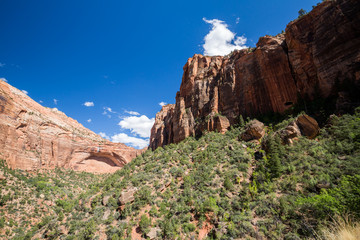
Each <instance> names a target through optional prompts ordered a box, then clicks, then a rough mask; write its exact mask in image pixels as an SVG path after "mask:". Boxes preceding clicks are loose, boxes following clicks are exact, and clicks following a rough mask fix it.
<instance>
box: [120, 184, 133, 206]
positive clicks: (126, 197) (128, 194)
mask: <svg viewBox="0 0 360 240" xmlns="http://www.w3.org/2000/svg"><path fill="white" fill-rule="evenodd" d="M137 190H138V189H137V188H136V187H135V188H130V189H128V190H126V191H124V192H122V193H121V196H120V197H119V202H120V205H125V204H126V203H130V202H133V201H134V200H135V197H134V194H135V193H136V191H137Z"/></svg>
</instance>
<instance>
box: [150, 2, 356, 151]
mask: <svg viewBox="0 0 360 240" xmlns="http://www.w3.org/2000/svg"><path fill="white" fill-rule="evenodd" d="M359 79H360V1H358V0H341V1H340V0H338V1H326V2H324V3H322V4H320V5H319V6H317V7H315V9H314V10H313V11H312V12H310V13H309V14H307V15H305V16H304V17H302V18H300V19H297V20H295V21H293V22H291V23H290V24H289V25H288V26H287V28H286V31H285V34H281V35H278V36H276V37H269V36H266V37H262V38H260V39H259V42H258V43H257V45H256V48H255V49H245V50H240V51H234V52H232V53H231V54H229V55H228V56H224V57H221V56H214V57H209V56H202V55H200V54H196V55H194V56H193V57H192V58H189V59H188V61H187V63H186V64H185V66H184V74H183V78H182V82H181V86H180V91H179V92H178V93H177V94H176V104H175V105H171V106H166V107H164V108H163V109H162V110H161V111H160V112H159V113H158V114H157V116H156V121H155V124H154V126H153V129H152V134H151V138H150V147H151V148H152V149H155V148H157V147H158V146H163V145H166V144H169V143H177V142H180V141H181V140H183V139H185V138H186V137H188V136H194V135H200V134H201V133H202V132H203V131H205V130H207V131H213V130H218V131H220V132H223V131H224V129H222V127H221V126H223V128H225V127H226V126H227V124H218V127H216V128H215V127H213V126H214V121H215V120H214V117H215V116H218V115H222V116H223V117H222V118H221V121H222V123H224V122H226V120H225V119H227V120H228V122H229V123H230V124H234V123H236V122H237V119H238V117H239V115H240V114H241V115H243V116H244V117H246V116H257V115H261V114H266V113H274V112H275V113H282V112H284V111H285V110H286V109H288V108H289V107H291V106H292V105H294V104H296V103H297V102H298V101H299V100H302V99H304V100H307V101H308V100H313V99H315V98H317V97H322V98H324V99H326V98H330V97H333V98H338V102H344V101H345V102H347V103H348V102H349V101H350V102H351V101H354V100H353V99H354V96H355V98H356V97H358V95H360V94H359V89H360V86H359V85H360V84H359V82H360V81H359ZM349 94H350V95H351V94H352V96H350V97H349V96H348V95H349ZM347 98H349V99H350V100H347ZM344 99H345V100H344ZM351 99H352V100H351ZM339 100H341V101H339ZM170 108H171V111H170V110H169V109H170ZM224 117H225V118H224ZM164 119H165V120H164ZM165 139H166V140H165Z"/></svg>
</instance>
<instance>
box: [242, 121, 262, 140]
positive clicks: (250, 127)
mask: <svg viewBox="0 0 360 240" xmlns="http://www.w3.org/2000/svg"><path fill="white" fill-rule="evenodd" d="M264 135H265V125H264V124H263V123H262V122H260V121H258V120H256V119H254V120H252V121H250V122H249V123H248V124H247V125H246V129H245V132H244V133H243V134H242V135H241V139H242V140H244V141H250V140H258V139H261V138H262V137H263V136H264Z"/></svg>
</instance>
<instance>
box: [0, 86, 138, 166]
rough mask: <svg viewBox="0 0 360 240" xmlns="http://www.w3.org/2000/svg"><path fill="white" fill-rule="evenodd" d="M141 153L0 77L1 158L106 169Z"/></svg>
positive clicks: (21, 162)
mask: <svg viewBox="0 0 360 240" xmlns="http://www.w3.org/2000/svg"><path fill="white" fill-rule="evenodd" d="M140 153H141V150H136V149H134V148H131V147H128V146H126V145H124V144H121V143H112V142H110V141H108V140H105V139H103V138H101V137H100V136H99V135H97V134H95V133H94V132H92V131H90V130H89V129H87V128H85V127H84V126H82V125H81V124H80V123H78V122H77V121H76V120H74V119H72V118H70V117H67V116H66V115H65V114H64V113H62V112H60V111H58V110H57V109H55V108H53V109H51V108H46V107H43V106H41V105H40V104H38V103H37V102H35V101H33V100H32V99H31V98H30V97H29V96H27V95H26V94H24V93H23V92H22V91H20V90H18V89H16V88H14V87H12V86H11V85H9V84H7V83H6V82H4V81H2V80H0V159H3V160H6V162H7V164H8V165H9V166H10V167H11V168H18V169H24V170H37V169H41V168H46V169H51V168H55V167H63V168H69V169H74V170H76V171H87V172H94V173H108V172H114V171H116V170H118V169H119V168H120V167H122V166H123V165H125V164H126V163H128V162H130V161H131V159H133V158H134V157H136V156H137V155H138V154H140Z"/></svg>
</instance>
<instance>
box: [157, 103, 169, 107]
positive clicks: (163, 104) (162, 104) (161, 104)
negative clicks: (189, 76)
mask: <svg viewBox="0 0 360 240" xmlns="http://www.w3.org/2000/svg"><path fill="white" fill-rule="evenodd" d="M166 104H167V103H166V102H159V105H160V106H162V107H163V106H165V105H166Z"/></svg>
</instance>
